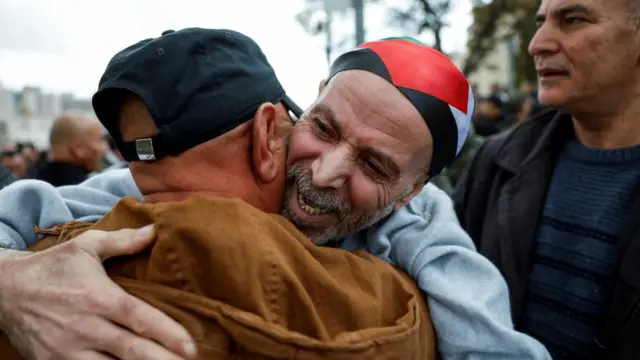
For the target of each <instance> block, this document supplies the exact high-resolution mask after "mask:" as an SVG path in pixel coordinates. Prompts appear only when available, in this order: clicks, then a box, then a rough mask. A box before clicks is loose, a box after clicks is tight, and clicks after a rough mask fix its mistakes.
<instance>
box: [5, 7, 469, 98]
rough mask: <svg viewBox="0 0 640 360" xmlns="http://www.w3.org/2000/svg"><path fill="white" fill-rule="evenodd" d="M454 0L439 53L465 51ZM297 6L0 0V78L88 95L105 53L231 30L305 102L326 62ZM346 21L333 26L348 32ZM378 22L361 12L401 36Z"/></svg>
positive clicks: (464, 10)
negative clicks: (166, 35)
mask: <svg viewBox="0 0 640 360" xmlns="http://www.w3.org/2000/svg"><path fill="white" fill-rule="evenodd" d="M403 1H406V0H389V1H387V3H391V4H393V3H402V2H403ZM454 1H456V2H457V3H458V4H459V6H457V8H456V10H455V12H454V14H453V15H452V19H451V23H452V24H453V26H452V28H451V29H448V30H447V32H446V33H445V37H444V38H445V42H446V45H447V46H446V47H445V51H452V50H460V49H461V48H464V46H465V41H466V31H467V27H468V26H469V23H470V16H469V10H470V4H469V1H468V0H454ZM275 4H277V6H276V5H275ZM303 5H304V0H231V1H222V0H208V1H207V0H183V1H171V0H109V1H106V0H102V1H98V0H0V82H1V83H2V84H3V85H4V86H5V87H9V88H12V89H20V88H22V87H23V86H24V85H38V86H41V87H42V88H43V89H44V90H45V91H53V92H63V91H69V92H73V93H75V94H76V95H78V96H82V97H90V96H91V95H92V94H93V92H94V91H95V89H96V87H97V83H98V80H99V78H100V76H101V75H102V72H103V70H104V67H105V66H106V64H107V62H108V61H109V59H110V58H111V56H112V55H114V54H115V53H116V52H118V51H119V50H121V49H123V48H124V47H126V46H128V45H130V44H132V43H134V42H137V41H139V40H141V39H143V38H148V37H156V36H160V34H161V33H162V31H164V30H167V29H174V30H178V29H181V28H185V27H194V26H197V27H205V28H229V29H233V30H237V31H240V32H242V33H244V34H246V35H248V36H250V37H252V38H253V39H254V40H255V41H256V42H257V43H258V44H260V46H261V47H262V49H263V51H264V52H265V54H266V55H267V57H268V58H269V60H270V62H271V64H272V66H273V67H274V68H275V70H276V73H277V74H278V77H279V78H280V81H281V82H282V84H283V86H284V87H285V90H286V91H287V92H288V93H289V94H290V95H291V97H292V98H294V99H295V100H296V101H297V102H298V103H299V105H300V106H302V107H305V106H307V105H309V104H310V103H311V102H312V101H313V100H314V98H315V95H316V91H317V84H318V82H319V80H320V79H322V78H323V76H324V75H325V74H326V72H327V64H326V58H325V54H324V37H322V36H320V37H317V38H312V37H310V36H309V35H307V34H306V33H305V32H304V31H303V30H302V28H301V27H300V26H299V25H298V24H297V22H296V20H295V14H296V13H297V12H298V11H299V10H300V9H301V8H302V7H303ZM343 18H344V17H343ZM350 20H351V19H350V18H348V17H347V18H346V20H343V21H344V22H345V24H341V25H340V26H339V28H338V29H337V31H346V30H343V29H344V28H345V27H346V28H347V29H351V28H352V27H353V23H352V22H348V23H346V21H350ZM384 23H385V17H384V12H383V11H382V10H380V9H376V8H375V7H374V8H371V9H367V10H366V26H367V27H368V28H369V30H370V31H369V32H368V34H367V39H368V40H371V39H376V38H379V37H382V36H391V35H404V34H400V33H398V32H397V30H394V29H389V28H386V27H384V26H381V25H384ZM338 37H339V36H338V35H336V38H338ZM425 40H427V41H428V37H426V38H425Z"/></svg>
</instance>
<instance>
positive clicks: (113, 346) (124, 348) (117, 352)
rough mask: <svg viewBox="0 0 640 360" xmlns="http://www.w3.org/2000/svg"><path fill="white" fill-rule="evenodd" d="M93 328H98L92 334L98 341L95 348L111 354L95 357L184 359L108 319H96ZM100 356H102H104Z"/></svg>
mask: <svg viewBox="0 0 640 360" xmlns="http://www.w3.org/2000/svg"><path fill="white" fill-rule="evenodd" d="M95 328H96V329H99V330H97V331H96V332H98V331H99V333H96V334H94V335H93V337H94V339H95V340H96V341H98V343H96V344H95V345H96V348H97V349H99V350H101V351H103V352H105V353H107V354H109V355H112V356H113V357H110V356H107V355H102V354H97V353H96V355H95V358H96V359H112V358H116V359H122V360H184V357H183V356H180V355H178V354H176V353H173V352H171V351H169V350H168V349H165V348H164V347H163V346H162V345H159V344H157V343H155V342H153V341H152V340H148V339H144V338H142V337H140V336H136V335H134V334H132V333H131V332H130V331H129V330H126V329H124V328H121V327H119V326H117V325H115V324H113V323H110V322H108V321H105V320H102V319H96V324H95ZM100 356H104V358H103V357H100ZM83 360H84V358H83Z"/></svg>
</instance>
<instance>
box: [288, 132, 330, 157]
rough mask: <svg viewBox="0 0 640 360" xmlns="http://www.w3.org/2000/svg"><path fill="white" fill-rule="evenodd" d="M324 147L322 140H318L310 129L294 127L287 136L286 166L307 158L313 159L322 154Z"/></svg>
mask: <svg viewBox="0 0 640 360" xmlns="http://www.w3.org/2000/svg"><path fill="white" fill-rule="evenodd" d="M325 147H326V146H325V144H324V142H323V141H321V140H319V139H318V138H317V137H316V136H315V135H314V134H313V133H312V132H311V131H310V130H308V129H306V128H303V127H302V126H300V127H299V128H295V127H294V128H293V131H292V132H291V137H290V138H289V151H288V153H287V166H291V165H293V164H297V163H300V162H301V161H304V160H307V159H315V158H317V157H318V156H320V154H322V152H323V151H324V148H325Z"/></svg>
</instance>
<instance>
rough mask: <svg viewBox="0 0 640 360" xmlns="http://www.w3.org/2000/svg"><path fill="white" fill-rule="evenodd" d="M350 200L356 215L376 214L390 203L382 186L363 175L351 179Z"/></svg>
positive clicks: (356, 175) (359, 174) (358, 174)
mask: <svg viewBox="0 0 640 360" xmlns="http://www.w3.org/2000/svg"><path fill="white" fill-rule="evenodd" d="M349 199H350V200H351V206H352V207H353V209H352V210H353V211H354V212H355V213H358V214H360V213H364V212H375V211H378V210H380V209H381V208H383V207H384V206H385V205H387V203H388V199H387V196H386V192H385V191H384V189H383V188H382V185H380V184H378V183H376V182H374V181H372V180H371V179H369V178H367V177H366V176H364V174H362V173H357V174H355V175H354V176H352V177H351V181H350V182H349Z"/></svg>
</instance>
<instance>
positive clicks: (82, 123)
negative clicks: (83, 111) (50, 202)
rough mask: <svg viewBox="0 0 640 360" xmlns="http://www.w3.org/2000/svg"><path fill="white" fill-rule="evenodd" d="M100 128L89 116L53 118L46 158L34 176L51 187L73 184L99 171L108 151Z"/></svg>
mask: <svg viewBox="0 0 640 360" xmlns="http://www.w3.org/2000/svg"><path fill="white" fill-rule="evenodd" d="M103 131H104V129H103V127H102V125H101V124H100V122H99V121H98V120H96V119H94V118H92V117H88V116H84V115H76V114H64V115H61V116H59V117H58V118H56V119H55V120H54V122H53V125H52V127H51V132H50V134H49V145H50V149H49V161H48V162H47V163H46V164H45V165H44V166H42V167H41V168H40V169H39V171H38V174H37V176H36V178H37V179H38V180H43V181H46V182H48V183H49V184H51V185H53V186H64V185H75V184H79V183H81V182H83V181H84V180H86V179H87V177H88V176H89V174H90V173H91V172H93V171H98V170H100V161H101V160H102V157H103V156H104V154H105V152H106V151H107V144H106V141H105V140H104V136H103Z"/></svg>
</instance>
